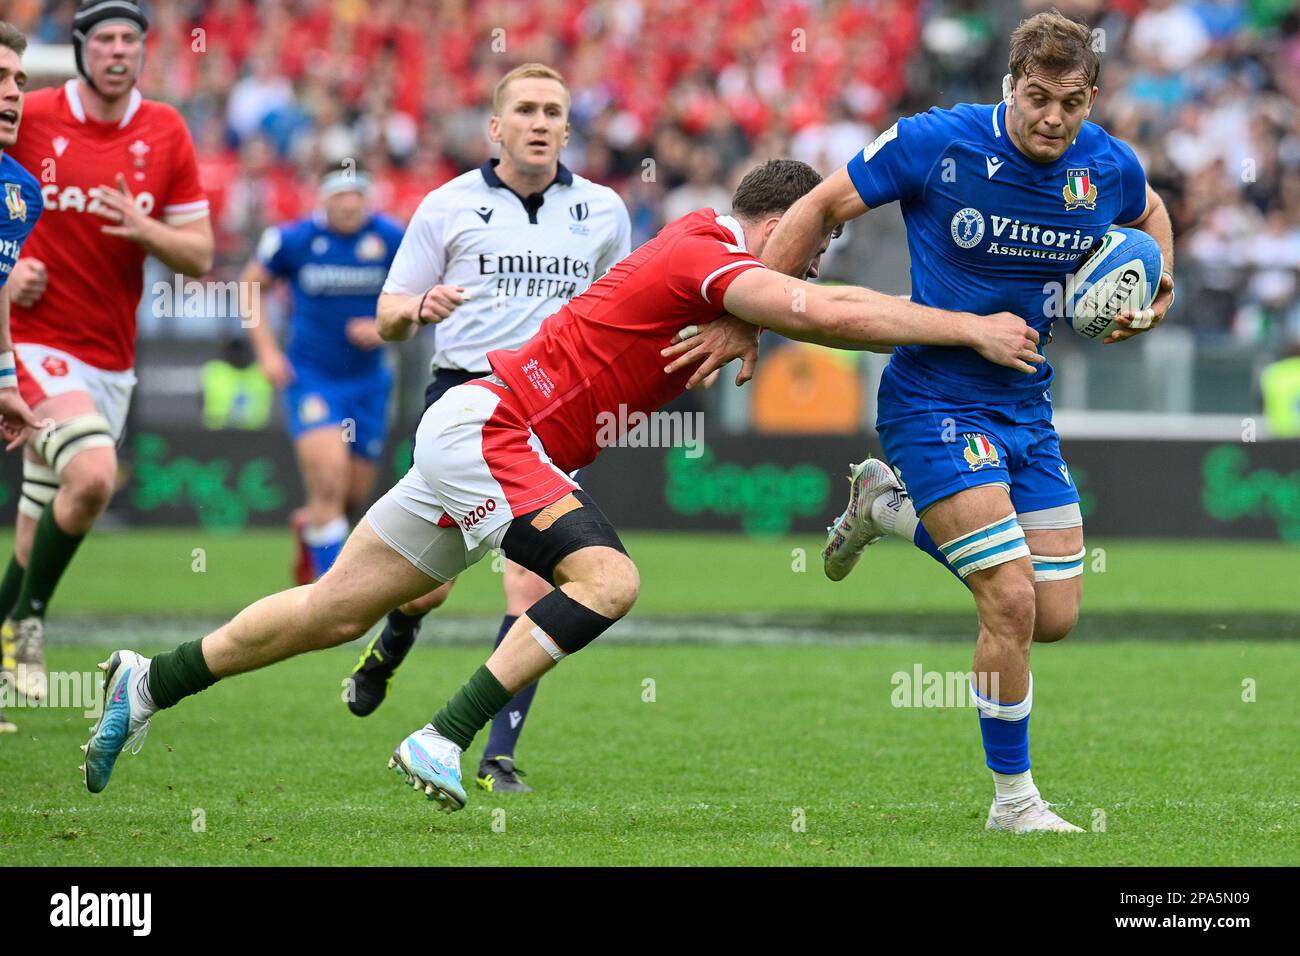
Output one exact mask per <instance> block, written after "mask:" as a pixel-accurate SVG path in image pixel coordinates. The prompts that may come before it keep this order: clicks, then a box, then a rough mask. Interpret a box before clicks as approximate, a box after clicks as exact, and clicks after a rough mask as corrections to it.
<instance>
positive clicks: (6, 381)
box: [0, 351, 18, 388]
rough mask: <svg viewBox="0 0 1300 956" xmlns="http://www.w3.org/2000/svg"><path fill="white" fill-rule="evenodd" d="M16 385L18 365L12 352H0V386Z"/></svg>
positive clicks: (9, 386) (12, 386) (11, 386)
mask: <svg viewBox="0 0 1300 956" xmlns="http://www.w3.org/2000/svg"><path fill="white" fill-rule="evenodd" d="M17 387H18V366H17V364H15V362H14V353H13V352H11V351H10V352H0V388H17Z"/></svg>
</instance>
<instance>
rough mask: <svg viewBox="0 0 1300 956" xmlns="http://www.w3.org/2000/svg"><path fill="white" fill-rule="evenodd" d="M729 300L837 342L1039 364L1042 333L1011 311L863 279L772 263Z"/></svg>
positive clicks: (740, 280)
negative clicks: (880, 288)
mask: <svg viewBox="0 0 1300 956" xmlns="http://www.w3.org/2000/svg"><path fill="white" fill-rule="evenodd" d="M723 305H724V307H725V308H726V310H727V311H728V312H730V313H731V314H732V315H734V316H736V317H737V318H740V319H744V320H745V321H746V322H749V323H751V324H754V325H762V326H764V327H766V328H769V329H772V330H773V331H776V332H780V333H781V334H782V335H785V336H787V337H788V338H792V339H798V340H799V341H802V342H814V343H816V344H818V345H828V346H830V347H832V348H839V349H859V350H861V349H873V348H876V347H881V346H896V345H953V346H965V347H967V348H973V349H975V350H976V351H977V352H979V353H980V354H981V355H983V356H984V357H985V358H986V359H988V360H989V361H991V362H996V363H997V364H998V365H1005V366H1007V367H1008V368H1014V369H1016V370H1017V371H1021V372H1025V373H1026V374H1032V373H1034V372H1035V371H1037V369H1036V368H1035V367H1034V366H1035V365H1038V364H1041V363H1042V361H1043V357H1042V356H1041V355H1039V354H1038V350H1037V344H1038V333H1037V332H1036V331H1034V330H1033V329H1032V328H1030V327H1029V325H1028V324H1026V323H1025V321H1024V320H1023V319H1021V318H1019V317H1017V316H1014V315H1011V314H1010V313H1007V312H1000V313H998V314H996V315H989V316H980V315H975V314H973V313H970V312H946V311H944V310H942V309H933V308H930V307H929V306H924V305H918V304H917V303H915V302H912V301H910V300H907V299H900V298H899V297H898V296H893V295H885V294H883V293H880V292H874V291H872V290H871V289H864V288H861V287H859V286H848V285H844V286H820V285H813V284H812V283H810V282H804V281H803V280H801V279H794V278H791V277H790V276H786V275H781V274H780V273H777V272H774V271H772V270H771V269H750V270H749V271H747V272H745V273H743V274H741V275H739V276H737V277H736V279H735V281H733V282H732V283H731V285H729V286H728V287H727V291H726V294H725V295H724V296H723Z"/></svg>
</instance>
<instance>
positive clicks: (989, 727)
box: [971, 675, 1034, 774]
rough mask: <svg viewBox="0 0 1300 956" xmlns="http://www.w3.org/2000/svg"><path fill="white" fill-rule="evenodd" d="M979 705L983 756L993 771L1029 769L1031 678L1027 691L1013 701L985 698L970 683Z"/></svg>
mask: <svg viewBox="0 0 1300 956" xmlns="http://www.w3.org/2000/svg"><path fill="white" fill-rule="evenodd" d="M971 693H972V694H973V695H974V696H975V704H976V707H978V708H979V720H980V736H981V737H982V738H983V739H984V758H985V763H987V764H988V767H989V769H990V770H992V771H994V772H995V773H1007V774H1011V773H1024V772H1025V771H1026V770H1028V769H1029V712H1030V710H1031V709H1032V708H1033V704H1034V678H1033V676H1032V675H1031V676H1030V678H1029V693H1028V694H1026V695H1025V699H1024V700H1022V701H1018V702H1015V703H999V702H995V701H993V700H991V699H990V698H988V697H985V696H984V695H982V694H981V693H979V691H977V690H976V689H975V687H974V685H973V684H972V685H971Z"/></svg>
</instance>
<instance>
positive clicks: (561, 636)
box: [527, 588, 614, 656]
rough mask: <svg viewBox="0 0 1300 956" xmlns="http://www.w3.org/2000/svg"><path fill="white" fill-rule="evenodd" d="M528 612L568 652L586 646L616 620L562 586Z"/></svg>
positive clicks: (571, 652)
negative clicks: (569, 594) (580, 600)
mask: <svg viewBox="0 0 1300 956" xmlns="http://www.w3.org/2000/svg"><path fill="white" fill-rule="evenodd" d="M527 614H528V617H529V619H530V620H532V622H533V623H534V624H536V625H537V626H538V627H540V628H541V629H542V630H543V631H545V632H546V635H547V637H549V638H550V639H551V640H552V641H554V642H555V646H556V647H558V648H559V649H560V650H561V651H563V652H564V653H565V654H573V653H576V652H577V651H580V650H582V649H583V648H584V647H586V646H587V645H588V644H590V643H591V642H592V641H594V640H595V639H596V638H598V637H600V635H602V634H604V633H605V631H606V630H608V628H609V626H610V625H611V624H613V623H614V621H613V620H612V619H611V618H608V617H605V615H603V614H597V613H596V612H595V611H593V610H592V609H591V608H589V607H587V605H585V604H580V603H578V602H577V601H575V600H574V599H573V598H571V597H569V596H568V595H567V594H565V593H564V592H563V591H561V590H560V589H559V588H556V589H555V590H554V591H552V592H551V593H550V594H548V595H546V597H544V598H542V599H541V600H540V601H538V602H537V603H535V604H534V605H533V606H532V607H530V608H529V609H528V611H527ZM543 646H545V645H543ZM552 656H554V652H552Z"/></svg>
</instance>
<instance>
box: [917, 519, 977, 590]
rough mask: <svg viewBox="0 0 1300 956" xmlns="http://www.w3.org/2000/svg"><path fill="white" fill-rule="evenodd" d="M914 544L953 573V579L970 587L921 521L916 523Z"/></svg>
mask: <svg viewBox="0 0 1300 956" xmlns="http://www.w3.org/2000/svg"><path fill="white" fill-rule="evenodd" d="M912 543H913V544H914V545H916V546H917V547H918V548H920V549H921V550H922V551H924V552H925V553H926V554H928V555H929V556H930V557H932V558H934V559H935V560H936V561H938V562H939V563H940V564H942V565H943V566H944V567H945V568H947V569H948V570H949V571H951V572H952V574H953V577H955V578H956V579H957V580H958V581H961V583H962V584H963V585H965V586H966V587H967V588H969V587H970V585H969V584H966V580H965V578H963V577H962V576H961V575H960V574H958V573H957V569H956V568H954V567H953V566H952V565H951V564H949V563H948V559H947V558H945V557H944V556H943V552H942V551H940V550H939V546H938V545H937V544H935V543H934V538H932V537H930V532H928V531H926V530H925V525H923V524H921V522H919V521H918V522H917V523H916V533H915V534H914V535H912Z"/></svg>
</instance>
